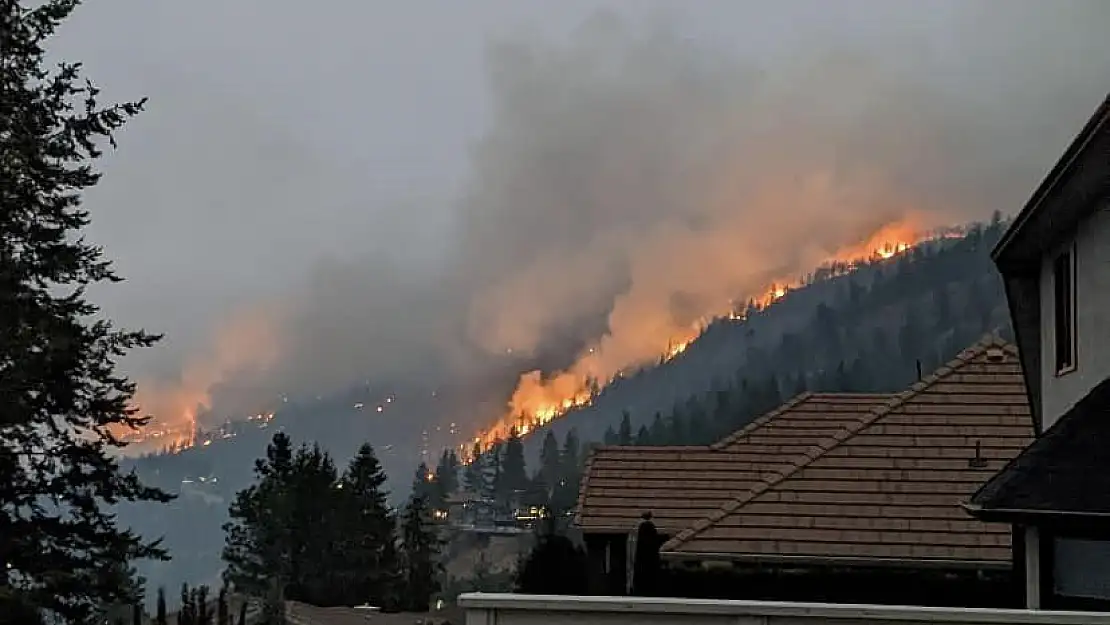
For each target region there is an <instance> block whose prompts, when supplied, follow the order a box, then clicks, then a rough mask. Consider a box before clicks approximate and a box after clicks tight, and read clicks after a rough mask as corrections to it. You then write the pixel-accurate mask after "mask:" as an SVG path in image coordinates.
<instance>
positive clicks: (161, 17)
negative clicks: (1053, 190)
mask: <svg viewBox="0 0 1110 625" xmlns="http://www.w3.org/2000/svg"><path fill="white" fill-rule="evenodd" d="M1107 23H1110V4H1107V3H1106V2H1103V1H1100V0H1091V1H1089V2H1070V1H1062V0H1061V1H1059V2H1051V3H1048V2H1034V1H1032V0H1030V1H1020V0H996V1H992V2H967V1H957V0H951V1H944V2H942V1H936V2H930V3H927V4H925V3H912V2H887V1H880V0H874V1H862V0H857V1H844V2H837V3H829V2H825V1H820V0H812V1H809V2H698V3H690V2H673V3H666V2H654V3H647V2H636V3H632V2H615V1H614V2H584V1H581V2H562V3H532V4H528V5H527V6H524V5H523V4H522V3H513V2H508V1H505V2H475V3H466V5H465V6H462V5H445V4H436V3H421V2H415V3H385V2H381V3H377V2H370V3H367V2H354V1H353V0H343V1H336V2H331V3H328V8H327V10H326V11H325V10H320V9H313V8H310V7H309V6H308V5H305V4H304V3H296V2H291V1H287V0H266V2H262V1H261V0H254V1H246V0H244V1H240V2H234V3H228V2H219V1H217V0H197V1H194V2H189V3H165V2H150V1H149V0H142V1H139V0H126V1H124V0H120V1H118V2H112V3H107V2H88V3H86V5H84V6H83V7H82V8H81V9H80V10H79V13H78V15H77V17H76V18H75V19H74V21H73V23H72V24H70V25H68V26H67V28H66V30H65V31H64V32H63V34H62V36H61V37H60V39H59V41H58V45H57V47H56V51H57V53H58V54H59V55H61V56H67V57H71V58H79V59H82V60H84V61H86V65H87V70H88V72H89V74H90V75H91V76H92V77H93V78H94V79H96V81H97V82H98V83H100V84H101V85H102V86H103V87H105V93H106V94H107V95H109V96H111V97H114V98H127V97H134V96H140V95H146V96H149V97H150V103H149V110H148V112H146V113H144V114H143V115H142V116H141V117H140V118H138V119H136V120H135V121H134V122H133V123H132V124H130V125H129V126H128V128H127V129H126V130H125V131H124V132H123V133H122V135H121V136H120V137H119V139H120V144H121V147H120V149H119V150H118V152H116V153H114V154H112V155H111V156H110V157H109V158H108V159H106V160H105V162H104V163H103V165H104V170H105V174H106V175H105V178H104V182H103V183H102V185H101V187H99V188H98V189H96V190H95V191H93V192H92V193H90V194H89V197H88V203H89V207H90V208H91V209H92V211H93V220H94V225H93V227H92V229H91V233H90V234H91V236H93V237H94V238H96V240H97V241H98V242H100V243H102V244H103V245H104V246H105V248H106V250H107V253H108V254H109V256H111V257H112V258H114V259H116V261H117V263H118V264H117V268H118V269H119V271H120V272H121V273H122V274H123V275H124V276H125V277H127V278H128V281H127V282H125V283H123V284H121V285H117V286H112V287H109V288H105V289H102V290H100V291H98V292H97V298H98V301H100V302H102V303H103V304H104V307H105V310H106V311H107V312H108V314H111V315H112V316H113V317H115V318H117V319H118V320H120V321H121V322H123V323H126V324H131V325H141V326H144V327H147V328H149V329H152V330H155V331H160V332H165V333H166V335H167V338H166V340H165V341H164V342H163V344H162V345H160V346H158V347H156V348H154V349H150V350H146V351H145V352H142V353H138V354H135V355H133V356H132V357H129V358H128V360H127V361H126V362H125V363H124V364H125V366H126V368H127V369H128V371H129V372H131V373H132V375H134V376H135V377H136V378H137V379H138V380H139V381H140V384H141V385H143V386H144V387H145V388H148V389H157V390H158V392H159V393H162V394H172V391H173V389H175V388H176V387H180V386H182V385H184V386H188V387H190V389H191V390H193V391H195V390H197V389H200V391H201V392H203V393H207V392H210V391H213V390H216V389H218V388H224V389H231V391H228V392H227V393H225V395H220V394H219V393H217V395H216V397H215V398H214V399H211V398H209V399H206V401H208V402H212V401H218V400H219V399H220V397H226V398H227V399H226V401H227V402H229V405H230V403H232V402H233V401H237V400H241V399H243V398H244V397H246V398H248V400H252V401H253V399H251V398H254V397H260V396H264V397H273V396H274V395H275V394H276V393H279V392H281V393H298V392H305V393H315V392H320V391H321V390H322V389H329V388H334V387H338V386H341V385H343V384H345V383H347V382H350V381H354V380H360V379H363V378H378V377H384V378H405V377H411V376H418V375H430V376H433V377H437V376H438V377H443V378H450V377H460V376H461V377H464V378H465V377H467V376H476V375H478V373H476V369H481V368H482V367H485V366H488V365H489V364H490V363H493V362H496V360H497V359H499V358H507V357H509V356H508V355H510V354H511V357H512V358H514V359H523V362H527V361H528V359H537V362H539V361H541V360H542V359H543V357H544V356H545V353H546V352H547V351H550V350H551V349H552V348H553V346H555V347H556V348H557V347H558V346H559V345H560V344H570V345H574V346H580V345H587V344H593V345H597V346H600V348H601V349H599V351H598V353H597V355H595V356H591V357H589V358H586V361H587V362H585V363H584V364H583V363H579V365H578V366H580V367H581V368H582V370H583V371H584V372H586V373H589V374H597V375H601V376H604V375H608V374H611V373H613V372H614V371H615V370H616V369H619V368H620V367H623V366H626V365H629V364H634V363H635V362H638V361H643V360H645V359H650V358H651V357H652V356H653V355H655V354H657V353H658V350H659V349H660V346H659V344H658V340H659V337H660V336H662V335H666V334H668V333H672V332H673V330H674V329H675V328H677V327H681V326H684V325H688V324H689V323H690V322H691V321H692V320H694V319H696V318H697V317H699V316H700V315H704V314H706V313H708V312H711V311H715V310H718V309H719V308H720V306H721V305H722V304H724V303H727V302H728V301H729V300H730V299H731V298H736V297H743V296H745V295H751V294H754V292H755V291H756V290H757V289H759V288H762V287H763V286H766V283H767V281H768V280H773V279H777V278H779V277H781V276H783V275H792V274H795V273H798V272H804V271H806V270H807V269H811V268H812V267H813V266H814V265H815V264H817V263H819V262H821V260H822V259H824V258H827V257H828V256H829V255H830V254H833V253H835V252H836V251H837V250H839V249H842V248H844V247H848V246H851V245H853V244H856V243H859V242H860V241H861V240H862V239H865V238H867V237H868V236H870V235H871V234H873V233H874V232H875V231H876V230H877V229H878V228H880V227H881V226H883V225H884V224H887V223H890V222H892V221H900V220H910V221H912V222H913V224H914V225H915V226H920V227H934V226H941V225H950V224H957V223H961V222H964V221H967V220H970V219H980V218H985V217H987V216H989V215H990V213H991V212H992V211H994V210H999V211H1001V212H1003V213H1007V214H1008V213H1013V212H1015V211H1016V210H1018V209H1019V208H1020V206H1021V204H1022V202H1023V201H1024V199H1025V198H1026V196H1027V195H1028V194H1029V193H1030V192H1031V191H1032V189H1033V188H1034V187H1035V186H1036V184H1037V183H1038V182H1039V181H1040V178H1041V177H1042V176H1043V175H1044V173H1045V172H1046V171H1047V169H1048V168H1049V167H1050V166H1051V165H1052V163H1053V162H1054V161H1055V159H1056V158H1057V156H1058V155H1059V153H1060V152H1062V150H1063V149H1064V147H1065V146H1066V144H1067V142H1068V141H1069V140H1070V138H1071V136H1072V135H1074V133H1075V132H1076V131H1078V129H1079V127H1080V126H1081V125H1082V123H1083V121H1084V120H1085V118H1086V116H1087V115H1089V114H1090V112H1091V111H1093V109H1094V108H1095V106H1096V105H1097V104H1098V102H1099V101H1100V100H1101V99H1102V98H1103V97H1104V96H1105V95H1106V91H1107V86H1108V84H1110V82H1108V77H1110V42H1108V41H1107V40H1106V39H1105V37H1104V36H1103V33H1102V27H1103V26H1104V25H1105V24H1107ZM555 351H558V349H556V350H555ZM559 365H560V366H569V365H571V362H570V361H569V360H567V361H566V362H562V363H559ZM525 368H527V367H525ZM521 372H522V373H523V372H524V371H523V370H522V371H521ZM509 390H511V389H506V393H508V391H509ZM186 394H188V393H186ZM190 397H191V395H190ZM233 397H234V398H236V399H235V400H233V399H232V398H233ZM189 401H192V400H189ZM232 409H233V408H230V407H229V408H228V410H232ZM165 410H167V411H168V410H170V408H166V409H165ZM171 418H172V416H171Z"/></svg>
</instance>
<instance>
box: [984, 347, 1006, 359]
mask: <svg viewBox="0 0 1110 625" xmlns="http://www.w3.org/2000/svg"><path fill="white" fill-rule="evenodd" d="M1005 359H1006V352H1004V351H1002V348H1001V347H988V348H987V360H989V361H990V362H1002V361H1003V360H1005Z"/></svg>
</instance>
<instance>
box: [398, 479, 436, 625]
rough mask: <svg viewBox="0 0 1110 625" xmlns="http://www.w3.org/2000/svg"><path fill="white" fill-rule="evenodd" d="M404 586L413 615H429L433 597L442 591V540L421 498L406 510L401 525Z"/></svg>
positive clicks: (426, 505)
mask: <svg viewBox="0 0 1110 625" xmlns="http://www.w3.org/2000/svg"><path fill="white" fill-rule="evenodd" d="M401 541H402V547H401V548H402V552H403V554H404V555H403V559H404V574H405V584H404V593H403V597H404V600H403V606H404V608H405V609H406V610H408V611H410V612H427V611H428V607H429V605H430V602H431V599H432V595H434V594H435V593H436V592H438V591H439V580H440V563H439V548H440V540H439V537H438V536H436V533H435V530H434V528H433V526H432V523H431V511H430V509H429V508H428V503H427V501H425V500H424V499H423V498H422V497H412V498H410V499H409V502H408V504H407V505H406V506H405V512H404V519H403V521H402V524H401Z"/></svg>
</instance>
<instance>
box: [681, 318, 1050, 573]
mask: <svg viewBox="0 0 1110 625" xmlns="http://www.w3.org/2000/svg"><path fill="white" fill-rule="evenodd" d="M1032 437H1033V428H1032V420H1031V418H1030V416H1029V407H1028V404H1027V401H1026V395H1025V388H1024V385H1023V382H1022V377H1021V365H1020V364H1019V361H1018V356H1017V350H1016V348H1014V347H1013V346H1012V345H1009V344H1006V343H1004V342H1002V341H1000V340H998V339H995V338H987V339H984V340H983V341H981V342H980V343H978V344H977V345H975V346H973V347H971V348H969V349H968V350H966V351H964V352H963V353H962V354H960V355H959V356H958V357H957V358H956V359H955V360H953V361H952V362H950V363H948V364H947V365H945V366H943V367H941V368H940V369H938V370H937V371H936V372H934V373H933V374H932V375H930V376H929V377H927V378H925V379H923V380H922V381H920V382H918V383H916V384H914V386H913V387H911V388H910V389H909V390H908V391H906V392H904V393H902V394H900V395H898V396H897V397H895V398H894V399H892V400H891V401H890V402H889V403H887V404H886V405H884V406H882V407H879V408H877V409H875V410H873V411H872V412H870V414H867V415H866V416H865V417H864V418H863V419H860V420H858V421H855V422H852V423H849V424H848V425H847V426H846V427H844V428H843V429H842V430H840V431H839V432H837V433H835V434H834V435H832V436H830V437H828V438H825V439H823V440H821V441H819V442H817V443H816V444H814V445H812V446H811V447H810V448H809V449H808V450H807V451H806V452H805V453H804V454H802V455H800V456H799V455H797V454H791V455H790V456H791V457H792V458H795V459H798V458H801V460H800V461H799V462H795V463H793V464H784V466H782V468H781V470H780V471H778V472H776V473H774V474H770V475H768V476H767V479H765V480H764V481H762V482H760V483H758V484H756V485H754V486H753V487H752V488H751V489H749V490H748V491H747V492H745V493H743V494H742V495H740V496H738V497H735V498H733V499H732V500H730V501H728V502H727V503H725V504H724V505H723V506H721V507H720V508H719V509H717V510H716V511H714V512H713V513H712V514H710V515H708V516H707V517H706V518H704V519H702V520H701V521H698V522H697V523H695V524H694V525H693V526H692V527H690V528H687V529H686V530H684V531H682V532H680V533H679V534H678V535H676V536H675V537H674V538H673V539H671V540H670V541H668V542H667V543H666V544H664V545H663V548H662V551H663V552H665V553H669V555H671V556H672V557H681V556H690V555H695V556H701V557H706V556H718V557H727V558H733V559H756V560H765V561H766V560H791V561H792V560H807V559H808V560H820V561H841V562H844V563H851V562H860V561H865V562H872V563H873V562H876V561H883V560H887V561H905V560H914V561H929V560H932V561H942V562H947V563H954V562H960V563H976V564H977V565H981V564H997V565H1001V566H1005V565H1008V564H1009V561H1010V528H1009V526H1007V525H1000V524H985V523H981V522H979V521H976V520H974V519H971V518H969V517H968V516H967V514H966V512H965V511H964V510H963V509H962V508H961V503H962V502H964V501H966V500H967V499H968V498H969V497H970V496H971V494H972V493H974V492H975V491H976V490H977V489H978V487H979V486H980V485H981V484H982V483H983V482H985V481H986V480H987V479H989V478H990V477H991V475H993V474H994V473H995V472H996V471H998V470H999V469H1000V468H1001V467H1003V466H1004V465H1005V464H1006V463H1007V462H1008V461H1009V460H1010V459H1012V458H1013V457H1015V456H1016V455H1017V454H1018V453H1019V452H1020V451H1021V450H1022V449H1023V448H1024V447H1025V446H1026V445H1027V444H1028V443H1029V442H1030V441H1031V440H1032ZM977 447H978V449H979V452H978V454H979V457H980V458H982V459H984V462H982V463H973V462H972V460H973V459H974V458H975V457H976V453H977V452H976V449H977Z"/></svg>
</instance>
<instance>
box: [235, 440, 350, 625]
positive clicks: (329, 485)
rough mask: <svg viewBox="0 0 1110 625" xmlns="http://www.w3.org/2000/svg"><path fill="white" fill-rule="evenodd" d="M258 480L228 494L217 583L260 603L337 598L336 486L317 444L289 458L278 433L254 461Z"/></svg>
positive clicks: (328, 601)
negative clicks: (223, 566)
mask: <svg viewBox="0 0 1110 625" xmlns="http://www.w3.org/2000/svg"><path fill="white" fill-rule="evenodd" d="M255 475H256V477H257V478H258V482H257V483H255V484H253V485H251V486H249V487H247V488H245V489H243V490H242V491H240V492H239V493H237V494H236V495H235V499H234V500H233V501H232V504H231V507H230V510H229V516H230V517H231V520H230V521H229V522H228V523H226V524H225V525H224V531H225V532H226V536H225V545H224V552H223V558H224V562H225V563H226V564H227V568H226V569H225V571H224V580H225V581H226V582H228V583H231V584H233V585H234V586H235V587H236V589H237V590H240V591H242V592H245V593H248V594H252V595H255V596H265V597H268V600H272V601H275V602H278V603H280V602H282V601H284V600H285V599H292V600H296V601H302V602H305V603H312V604H314V605H336V604H337V603H338V602H339V601H341V593H340V589H341V584H340V583H339V580H338V576H339V575H340V571H342V570H343V567H342V566H341V564H340V563H337V560H336V558H337V557H338V555H337V551H338V541H335V540H333V537H334V536H335V535H336V533H337V532H336V530H337V527H338V521H339V519H340V518H341V515H340V513H339V509H340V506H341V501H342V494H341V492H342V489H341V488H340V483H339V480H338V476H337V474H336V469H335V465H334V464H333V463H332V461H331V458H330V457H329V456H328V454H326V453H324V452H323V451H322V450H321V449H320V448H319V447H318V446H313V447H307V446H302V447H301V448H300V449H298V450H297V451H296V453H293V451H292V445H291V443H290V441H289V437H288V436H286V435H285V434H283V433H281V432H279V433H277V434H275V435H274V438H273V440H272V441H271V443H270V445H269V446H268V447H267V449H266V458H265V459H263V460H259V461H258V462H257V463H256V464H255Z"/></svg>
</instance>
